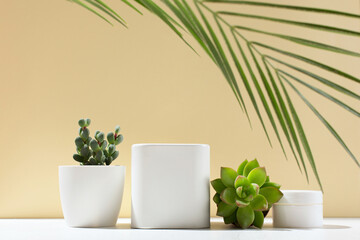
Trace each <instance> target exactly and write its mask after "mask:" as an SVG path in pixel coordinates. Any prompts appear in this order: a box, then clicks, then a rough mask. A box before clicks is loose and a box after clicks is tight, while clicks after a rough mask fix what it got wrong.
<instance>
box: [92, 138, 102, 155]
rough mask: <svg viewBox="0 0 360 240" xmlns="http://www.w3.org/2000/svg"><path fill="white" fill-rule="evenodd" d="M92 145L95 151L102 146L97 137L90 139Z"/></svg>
mask: <svg viewBox="0 0 360 240" xmlns="http://www.w3.org/2000/svg"><path fill="white" fill-rule="evenodd" d="M90 147H91V149H92V150H93V151H94V152H98V151H99V150H100V146H99V144H98V143H97V141H96V140H95V139H92V140H91V141H90Z"/></svg>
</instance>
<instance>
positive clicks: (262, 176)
mask: <svg viewBox="0 0 360 240" xmlns="http://www.w3.org/2000/svg"><path fill="white" fill-rule="evenodd" d="M247 178H248V180H249V181H250V182H251V183H256V184H257V185H259V186H260V187H261V186H262V185H263V184H264V183H265V180H266V171H265V168H264V167H257V168H254V169H253V170H251V172H250V173H249V175H248V177H247Z"/></svg>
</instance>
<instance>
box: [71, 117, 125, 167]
mask: <svg viewBox="0 0 360 240" xmlns="http://www.w3.org/2000/svg"><path fill="white" fill-rule="evenodd" d="M90 122H91V121H90V119H80V120H79V126H80V128H79V137H77V138H76V139H75V145H76V152H77V154H74V155H73V158H74V160H75V161H77V162H79V163H80V165H110V164H111V163H112V162H113V161H114V160H115V159H116V158H117V157H118V156H119V151H116V145H118V144H120V143H121V142H122V141H123V138H124V137H123V135H122V134H119V132H120V127H119V126H116V127H115V132H109V133H108V134H107V136H106V138H107V141H106V140H105V135H104V133H103V132H100V131H96V132H95V136H94V139H92V138H91V137H90V131H89V128H88V127H89V125H90Z"/></svg>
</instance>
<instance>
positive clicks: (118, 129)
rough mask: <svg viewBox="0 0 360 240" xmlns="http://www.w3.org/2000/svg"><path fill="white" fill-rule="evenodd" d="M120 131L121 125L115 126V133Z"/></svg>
mask: <svg viewBox="0 0 360 240" xmlns="http://www.w3.org/2000/svg"><path fill="white" fill-rule="evenodd" d="M119 132H120V127H119V126H116V127H115V133H116V134H119Z"/></svg>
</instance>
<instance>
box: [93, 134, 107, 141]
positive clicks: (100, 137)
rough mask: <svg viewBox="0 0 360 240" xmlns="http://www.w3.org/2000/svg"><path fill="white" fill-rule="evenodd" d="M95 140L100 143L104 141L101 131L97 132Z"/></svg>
mask: <svg viewBox="0 0 360 240" xmlns="http://www.w3.org/2000/svg"><path fill="white" fill-rule="evenodd" d="M95 138H96V140H98V141H99V142H100V143H102V142H103V141H104V138H105V135H104V133H103V132H99V133H98V134H97V135H96V137H95Z"/></svg>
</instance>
